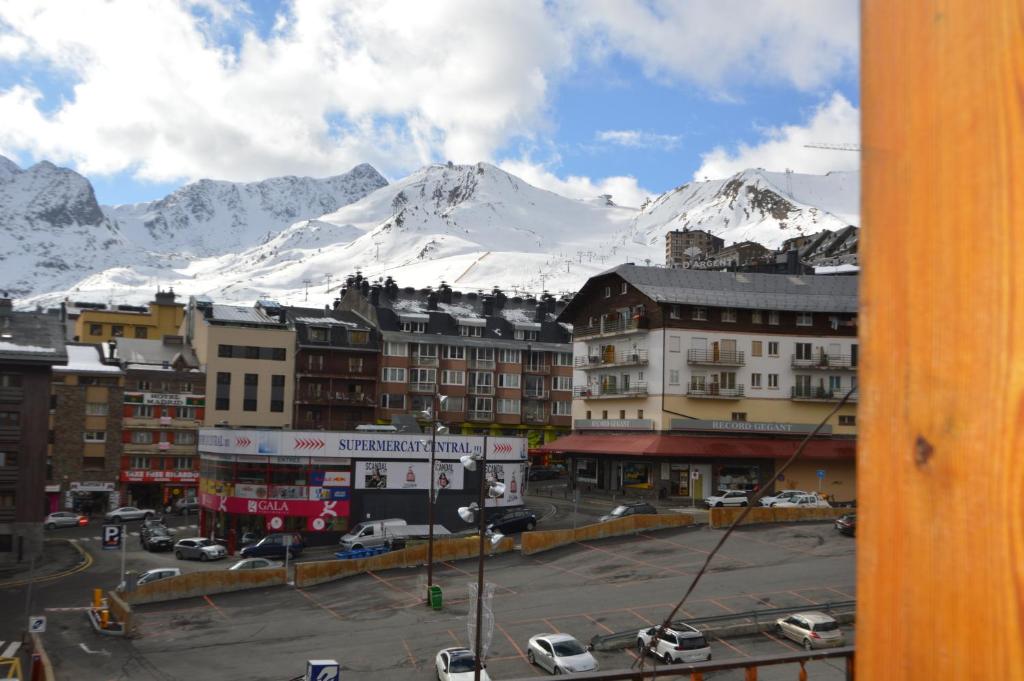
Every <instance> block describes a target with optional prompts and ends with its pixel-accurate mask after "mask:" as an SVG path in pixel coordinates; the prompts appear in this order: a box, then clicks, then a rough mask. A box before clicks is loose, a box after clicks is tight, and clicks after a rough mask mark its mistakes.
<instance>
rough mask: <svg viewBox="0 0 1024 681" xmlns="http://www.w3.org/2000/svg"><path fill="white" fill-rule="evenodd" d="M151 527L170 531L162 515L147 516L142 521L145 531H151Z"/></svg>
mask: <svg viewBox="0 0 1024 681" xmlns="http://www.w3.org/2000/svg"><path fill="white" fill-rule="evenodd" d="M151 527H162V528H164V529H168V528H167V521H165V520H164V517H163V516H162V515H151V516H146V517H145V518H143V519H142V529H143V530H145V529H149V528H151Z"/></svg>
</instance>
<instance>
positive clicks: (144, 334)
mask: <svg viewBox="0 0 1024 681" xmlns="http://www.w3.org/2000/svg"><path fill="white" fill-rule="evenodd" d="M135 337H136V338H149V329H147V328H146V327H144V326H136V327H135Z"/></svg>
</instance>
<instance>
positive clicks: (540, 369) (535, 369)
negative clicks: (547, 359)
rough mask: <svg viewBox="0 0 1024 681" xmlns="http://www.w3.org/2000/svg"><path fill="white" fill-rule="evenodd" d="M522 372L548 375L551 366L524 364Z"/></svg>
mask: <svg viewBox="0 0 1024 681" xmlns="http://www.w3.org/2000/svg"><path fill="white" fill-rule="evenodd" d="M523 370H524V371H525V372H526V373H528V374H545V375H547V374H550V373H551V366H550V365H549V364H526V365H524V366H523Z"/></svg>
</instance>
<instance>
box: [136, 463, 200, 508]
mask: <svg viewBox="0 0 1024 681" xmlns="http://www.w3.org/2000/svg"><path fill="white" fill-rule="evenodd" d="M121 483H122V489H125V490H126V491H127V495H128V497H127V503H129V504H132V505H134V506H139V507H141V508H157V509H165V508H168V507H171V508H173V507H174V504H175V503H176V502H177V501H178V500H179V499H194V498H196V496H197V495H198V484H199V471H193V470H166V471H162V470H136V469H129V470H122V471H121Z"/></svg>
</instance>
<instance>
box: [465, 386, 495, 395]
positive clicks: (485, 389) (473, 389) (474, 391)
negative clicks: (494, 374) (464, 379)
mask: <svg viewBox="0 0 1024 681" xmlns="http://www.w3.org/2000/svg"><path fill="white" fill-rule="evenodd" d="M466 392H467V393H469V394H470V395H493V394H494V386H493V385H471V386H469V387H468V388H466Z"/></svg>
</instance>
